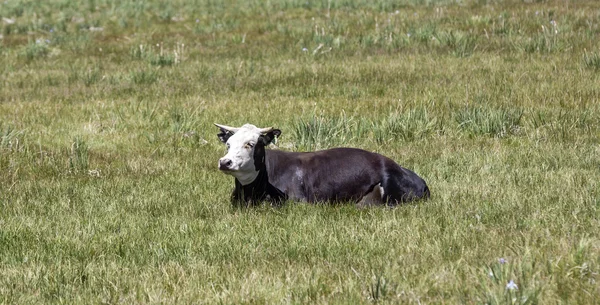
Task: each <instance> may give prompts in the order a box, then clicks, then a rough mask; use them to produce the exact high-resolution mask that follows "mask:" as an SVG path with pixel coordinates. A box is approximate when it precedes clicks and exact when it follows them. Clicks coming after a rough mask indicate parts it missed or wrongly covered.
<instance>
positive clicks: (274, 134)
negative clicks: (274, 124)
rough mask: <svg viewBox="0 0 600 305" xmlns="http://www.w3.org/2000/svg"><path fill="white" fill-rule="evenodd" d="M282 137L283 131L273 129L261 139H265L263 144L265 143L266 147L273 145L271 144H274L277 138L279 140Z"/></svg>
mask: <svg viewBox="0 0 600 305" xmlns="http://www.w3.org/2000/svg"><path fill="white" fill-rule="evenodd" d="M280 135H281V130H279V129H273V130H271V131H269V132H267V133H265V134H263V135H262V136H261V138H262V139H263V143H265V146H267V145H269V144H271V142H273V140H276V139H277V138H279V136H280Z"/></svg>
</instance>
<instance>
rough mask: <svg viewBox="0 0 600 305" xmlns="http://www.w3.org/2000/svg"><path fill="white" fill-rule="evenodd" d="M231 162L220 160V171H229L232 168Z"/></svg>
mask: <svg viewBox="0 0 600 305" xmlns="http://www.w3.org/2000/svg"><path fill="white" fill-rule="evenodd" d="M231 163H232V162H231V160H229V159H220V160H219V169H221V170H223V169H229V168H230V167H231Z"/></svg>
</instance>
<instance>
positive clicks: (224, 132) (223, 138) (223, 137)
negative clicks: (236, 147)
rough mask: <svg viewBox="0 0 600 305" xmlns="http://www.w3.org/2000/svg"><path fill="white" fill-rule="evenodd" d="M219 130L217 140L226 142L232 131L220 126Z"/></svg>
mask: <svg viewBox="0 0 600 305" xmlns="http://www.w3.org/2000/svg"><path fill="white" fill-rule="evenodd" d="M220 129H221V132H220V133H218V134H217V137H219V140H221V142H223V143H227V140H229V137H231V136H232V135H233V133H232V132H231V131H228V130H225V129H223V128H220Z"/></svg>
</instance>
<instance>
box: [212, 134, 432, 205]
mask: <svg viewBox="0 0 600 305" xmlns="http://www.w3.org/2000/svg"><path fill="white" fill-rule="evenodd" d="M215 125H216V126H217V127H219V128H220V130H221V132H220V133H219V134H218V137H219V139H220V140H221V141H222V142H223V143H225V144H227V154H226V155H225V156H224V157H223V158H221V159H219V169H220V170H221V171H222V172H223V173H226V174H229V175H232V176H234V177H235V189H234V191H233V194H232V202H233V203H234V204H235V205H237V204H242V205H252V204H256V203H259V202H261V201H265V200H267V201H275V202H281V201H284V200H287V199H291V200H299V201H306V202H338V201H348V202H356V203H358V204H359V205H361V206H364V205H375V204H385V205H396V204H399V203H403V202H408V201H413V200H416V199H421V198H428V197H429V188H428V187H427V184H426V183H425V181H424V180H423V179H421V177H419V176H418V175H417V174H415V173H414V172H412V171H410V170H408V169H405V168H403V167H401V166H400V165H398V164H397V163H396V162H394V161H392V160H391V159H389V158H387V157H385V156H382V155H380V154H377V153H372V152H368V151H365V150H362V149H356V148H333V149H328V150H322V151H316V152H285V151H280V150H267V149H265V147H266V146H267V145H269V144H270V143H271V141H273V139H275V138H276V137H279V135H280V134H281V131H280V130H279V129H273V128H272V127H269V128H257V127H256V126H254V125H251V124H246V125H244V126H242V127H239V128H235V127H229V126H225V125H219V124H215Z"/></svg>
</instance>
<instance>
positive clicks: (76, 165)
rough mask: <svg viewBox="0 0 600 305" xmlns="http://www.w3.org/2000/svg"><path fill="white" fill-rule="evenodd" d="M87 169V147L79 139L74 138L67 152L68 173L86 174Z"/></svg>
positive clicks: (82, 140)
mask: <svg viewBox="0 0 600 305" xmlns="http://www.w3.org/2000/svg"><path fill="white" fill-rule="evenodd" d="M88 168H89V161H88V146H87V143H86V142H85V140H84V139H83V138H81V137H75V138H74V139H73V143H71V150H70V152H69V172H70V173H87V170H88Z"/></svg>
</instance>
